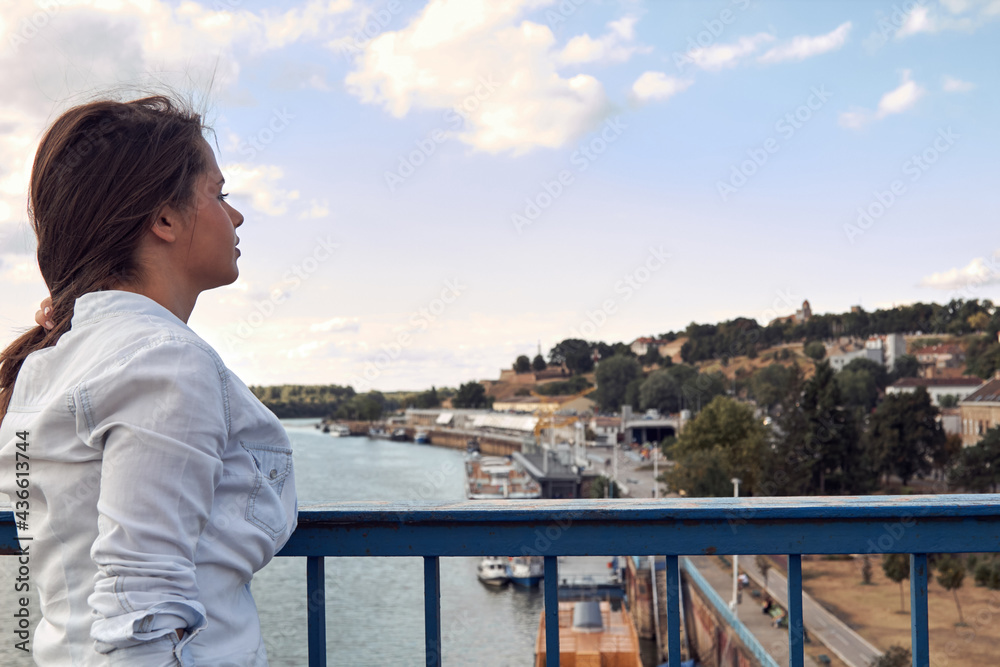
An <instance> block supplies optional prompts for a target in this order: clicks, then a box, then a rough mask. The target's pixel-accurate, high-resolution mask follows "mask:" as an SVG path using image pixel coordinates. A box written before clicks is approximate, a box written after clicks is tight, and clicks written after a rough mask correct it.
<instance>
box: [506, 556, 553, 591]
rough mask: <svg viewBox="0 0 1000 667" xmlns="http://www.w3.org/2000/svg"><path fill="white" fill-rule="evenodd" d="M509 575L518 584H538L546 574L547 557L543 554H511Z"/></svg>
mask: <svg viewBox="0 0 1000 667" xmlns="http://www.w3.org/2000/svg"><path fill="white" fill-rule="evenodd" d="M507 576H508V577H510V580H511V582H513V583H514V584H517V585H518V586H525V587H528V588H531V587H533V586H537V585H538V584H539V583H540V582H541V581H542V578H543V577H544V576H545V559H543V558H542V557H541V556H511V557H510V558H508V559H507Z"/></svg>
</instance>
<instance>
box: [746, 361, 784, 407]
mask: <svg viewBox="0 0 1000 667" xmlns="http://www.w3.org/2000/svg"><path fill="white" fill-rule="evenodd" d="M794 372H795V371H793V370H792V369H791V368H788V367H786V366H782V365H781V364H779V363H772V364H771V365H770V366H765V367H764V368H761V369H759V370H757V371H756V372H755V373H754V374H753V375H751V376H750V383H749V386H748V390H749V391H748V393H749V394H750V397H751V398H753V399H754V400H755V401H757V405H759V406H761V407H762V408H764V409H765V410H767V411H768V412H771V411H772V410H773V409H774V408H776V407H777V406H778V405H779V404H780V403H781V401H782V399H784V398H785V396H787V395H788V391H789V388H790V384H791V376H792V374H793V373H794Z"/></svg>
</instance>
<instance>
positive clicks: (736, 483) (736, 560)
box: [729, 477, 741, 612]
mask: <svg viewBox="0 0 1000 667" xmlns="http://www.w3.org/2000/svg"><path fill="white" fill-rule="evenodd" d="M730 481H731V482H732V483H733V498H739V497H740V481H741V480H740V479H739V478H738V477H733V478H732V479H731V480H730ZM739 577H740V557H739V556H737V555H734V556H733V599H732V601H730V603H729V609H730V610H732V611H733V612H735V611H736V598H737V596H738V595H739V590H740V589H739V585H740V579H739Z"/></svg>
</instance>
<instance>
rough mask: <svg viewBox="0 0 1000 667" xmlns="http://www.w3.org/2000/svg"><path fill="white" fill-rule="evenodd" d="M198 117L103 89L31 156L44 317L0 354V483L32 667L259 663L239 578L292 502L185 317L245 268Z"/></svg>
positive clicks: (245, 410)
mask: <svg viewBox="0 0 1000 667" xmlns="http://www.w3.org/2000/svg"><path fill="white" fill-rule="evenodd" d="M205 129H206V128H205V127H204V126H203V124H202V122H201V118H200V117H199V116H198V115H197V114H194V113H193V112H190V111H188V110H186V109H184V108H182V107H181V106H180V105H178V104H176V103H174V102H172V101H170V100H169V99H167V98H164V97H150V98H145V99H141V100H135V101H132V102H127V103H121V102H114V101H98V102H93V103H89V104H85V105H82V106H78V107H75V108H73V109H70V110H69V111H67V112H66V113H64V114H63V115H62V116H60V117H59V118H58V119H57V120H56V121H55V122H54V123H53V124H52V126H51V127H50V128H49V129H48V131H47V132H46V134H45V135H44V137H43V138H42V141H41V143H40V145H39V147H38V151H37V153H36V155H35V161H34V164H33V166H32V171H31V182H30V193H29V204H30V206H29V213H30V217H31V222H32V225H33V228H34V230H35V233H36V235H37V237H38V264H39V268H40V269H41V273H42V276H43V277H44V279H45V282H46V284H47V285H48V288H49V291H50V293H51V303H46V304H44V306H45V307H46V308H48V311H47V312H45V313H44V321H45V323H47V324H49V325H51V330H49V329H48V328H47V327H45V326H39V327H35V328H33V329H30V330H29V331H28V332H27V333H25V334H24V335H22V336H21V337H20V338H18V339H17V340H16V341H14V343H12V344H11V345H10V346H9V347H8V348H7V349H6V350H4V351H3V353H2V354H0V418H2V423H0V492H3V493H6V494H7V495H8V496H10V498H11V501H12V502H13V503H14V504H15V511H16V512H21V511H23V512H25V516H24V518H25V519H26V520H25V521H24V523H23V524H19V526H18V533H19V538H20V540H21V545H22V548H26V549H27V550H28V553H29V554H30V562H31V581H32V585H37V588H38V593H39V599H40V603H41V615H42V619H41V620H40V621H39V623H38V625H37V627H36V629H35V632H34V636H33V640H34V641H33V646H32V655H33V657H34V659H35V661H36V662H37V664H39V665H41V666H43V667H48V666H50V665H52V666H60V667H61V666H63V665H88V666H90V665H129V666H137V667H147V666H149V667H152V666H157V667H159V666H161V665H171V666H177V665H182V666H184V667H190V666H194V665H198V666H199V667H203V666H207V665H212V666H213V667H218V666H223V665H232V666H237V665H238V666H240V667H246V666H247V665H266V664H267V655H266V651H265V649H264V645H263V641H262V639H261V633H260V622H259V619H258V616H257V610H256V607H255V605H254V601H253V598H252V596H251V594H250V580H251V579H252V576H253V573H254V572H255V571H257V570H259V569H260V568H261V567H263V566H264V565H265V564H266V563H267V562H268V561H270V559H271V558H272V557H273V556H274V554H275V553H276V552H277V551H278V550H279V549H280V548H281V547H282V546H283V545H284V544H285V542H286V541H287V540H288V537H289V535H290V534H291V532H292V531H293V530H294V528H295V525H296V517H297V509H298V505H297V501H296V496H295V482H294V473H293V470H292V457H291V448H290V446H289V442H288V438H287V435H286V434H285V432H284V429H283V428H282V426H281V424H280V423H279V422H278V420H277V419H276V418H275V416H274V415H273V414H272V413H271V412H270V411H269V410H268V409H267V408H265V407H264V406H263V405H261V403H260V402H259V401H258V400H257V399H256V398H255V397H254V396H253V394H252V393H251V392H250V391H249V389H248V388H247V387H246V385H244V384H243V382H241V381H240V379H239V378H237V377H236V376H235V375H234V374H233V373H232V372H230V371H229V370H228V369H227V368H226V366H225V364H223V363H222V360H221V359H220V358H219V355H218V354H217V353H216V352H215V350H213V349H212V347H211V346H210V345H208V344H207V343H206V342H205V341H204V340H202V339H201V338H200V337H199V336H198V335H197V334H195V333H194V331H192V330H191V329H190V328H189V327H188V326H187V320H188V317H189V316H190V314H191V311H192V309H193V308H194V305H195V302H196V300H197V298H198V295H199V294H200V293H201V292H203V291H205V290H209V289H213V288H215V287H220V286H222V285H228V284H230V283H232V282H233V281H235V280H236V278H237V276H238V275H239V269H238V268H237V260H238V257H239V255H240V251H239V249H238V248H237V247H236V245H237V243H238V242H239V238H238V237H237V235H236V229H237V228H238V227H239V226H240V225H241V224H242V223H243V216H242V215H241V214H240V213H239V211H237V210H236V209H235V208H233V207H232V206H231V205H229V204H228V203H227V202H226V201H225V197H226V195H225V194H224V193H223V192H222V185H223V182H224V179H223V177H222V173H221V172H220V170H219V167H218V164H217V163H216V160H215V156H214V155H213V153H212V149H211V147H210V146H209V144H208V142H206V141H205V139H204V137H203V132H204V130H205ZM24 480H27V481H26V482H25V481H24ZM20 519H21V517H20V516H19V521H20Z"/></svg>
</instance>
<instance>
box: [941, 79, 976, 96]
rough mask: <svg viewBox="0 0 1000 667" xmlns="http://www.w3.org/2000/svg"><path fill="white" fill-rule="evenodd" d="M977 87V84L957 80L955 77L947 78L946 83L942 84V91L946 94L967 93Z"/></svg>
mask: <svg viewBox="0 0 1000 667" xmlns="http://www.w3.org/2000/svg"><path fill="white" fill-rule="evenodd" d="M975 87H976V84H974V83H971V82H969V81H962V80H961V79H956V78H955V77H953V76H945V77H944V82H943V83H942V84H941V89H942V90H943V91H945V92H946V93H967V92H969V91H970V90H972V89H973V88H975Z"/></svg>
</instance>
